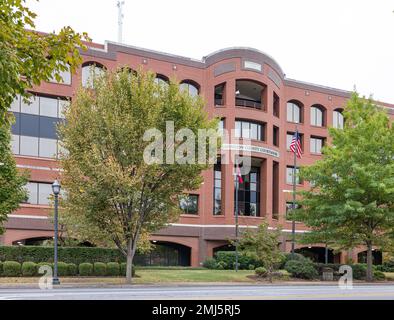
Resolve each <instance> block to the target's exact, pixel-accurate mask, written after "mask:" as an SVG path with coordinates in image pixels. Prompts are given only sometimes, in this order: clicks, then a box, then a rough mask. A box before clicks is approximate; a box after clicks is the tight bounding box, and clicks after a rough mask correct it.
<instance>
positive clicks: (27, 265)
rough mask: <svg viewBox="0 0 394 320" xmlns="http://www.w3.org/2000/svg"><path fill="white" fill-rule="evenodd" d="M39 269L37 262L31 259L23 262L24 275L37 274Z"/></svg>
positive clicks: (31, 275) (32, 275)
mask: <svg viewBox="0 0 394 320" xmlns="http://www.w3.org/2000/svg"><path fill="white" fill-rule="evenodd" d="M37 272H38V269H37V264H36V263H34V262H31V261H26V262H23V263H22V276H24V277H34V276H36V275H37Z"/></svg>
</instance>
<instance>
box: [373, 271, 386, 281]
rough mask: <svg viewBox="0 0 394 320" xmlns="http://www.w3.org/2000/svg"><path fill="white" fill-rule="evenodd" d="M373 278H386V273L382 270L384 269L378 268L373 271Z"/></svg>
mask: <svg viewBox="0 0 394 320" xmlns="http://www.w3.org/2000/svg"><path fill="white" fill-rule="evenodd" d="M373 278H374V280H378V281H379V280H386V276H385V275H384V273H383V272H382V271H378V270H375V271H374V272H373Z"/></svg>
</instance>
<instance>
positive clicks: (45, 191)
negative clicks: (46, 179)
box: [38, 183, 52, 205]
mask: <svg viewBox="0 0 394 320" xmlns="http://www.w3.org/2000/svg"><path fill="white" fill-rule="evenodd" d="M51 194H52V185H51V184H49V183H40V184H39V185H38V204H43V205H48V204H49V203H50V201H49V196H50V195H51Z"/></svg>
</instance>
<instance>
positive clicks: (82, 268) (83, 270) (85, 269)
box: [78, 262, 93, 277]
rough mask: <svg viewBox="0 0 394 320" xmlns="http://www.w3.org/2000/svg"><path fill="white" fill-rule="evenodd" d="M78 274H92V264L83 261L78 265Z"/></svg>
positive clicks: (85, 275)
mask: <svg viewBox="0 0 394 320" xmlns="http://www.w3.org/2000/svg"><path fill="white" fill-rule="evenodd" d="M78 269H79V275H80V276H83V277H88V276H91V275H92V274H93V265H92V264H91V263H88V262H85V263H81V264H80V265H79V268H78Z"/></svg>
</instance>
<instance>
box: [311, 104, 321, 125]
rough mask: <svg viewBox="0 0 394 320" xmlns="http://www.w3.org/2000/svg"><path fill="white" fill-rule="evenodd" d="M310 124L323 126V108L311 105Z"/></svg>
mask: <svg viewBox="0 0 394 320" xmlns="http://www.w3.org/2000/svg"><path fill="white" fill-rule="evenodd" d="M311 125H312V126H316V127H323V126H324V108H323V107H321V106H316V105H315V106H312V107H311Z"/></svg>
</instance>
